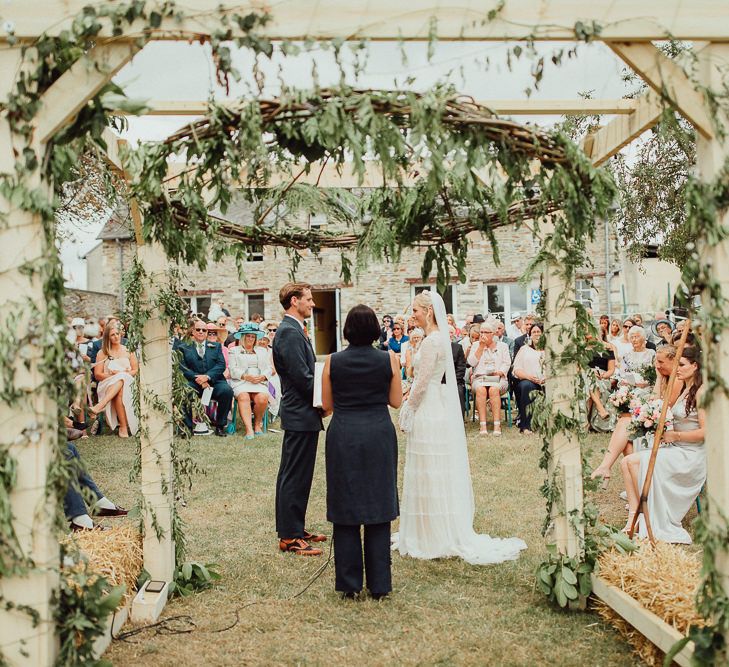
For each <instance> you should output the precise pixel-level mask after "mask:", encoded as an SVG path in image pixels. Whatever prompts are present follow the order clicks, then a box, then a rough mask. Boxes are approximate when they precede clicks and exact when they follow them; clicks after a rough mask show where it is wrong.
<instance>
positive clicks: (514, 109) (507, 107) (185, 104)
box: [119, 99, 638, 116]
mask: <svg viewBox="0 0 729 667" xmlns="http://www.w3.org/2000/svg"><path fill="white" fill-rule="evenodd" d="M216 102H217V103H218V104H236V103H238V100H234V99H229V100H227V99H226V100H216ZM478 104H482V105H483V106H485V107H488V108H489V109H491V110H493V111H494V113H497V114H499V115H504V116H553V115H557V116H590V115H612V114H630V113H633V111H635V109H636V108H637V106H638V102H637V101H636V100H536V99H534V100H479V101H478ZM147 106H148V107H149V111H147V112H146V114H144V115H147V116H204V115H205V114H206V113H207V111H208V101H207V100H151V101H149V102H147ZM119 113H120V114H122V115H123V114H124V113H125V112H124V111H119Z"/></svg>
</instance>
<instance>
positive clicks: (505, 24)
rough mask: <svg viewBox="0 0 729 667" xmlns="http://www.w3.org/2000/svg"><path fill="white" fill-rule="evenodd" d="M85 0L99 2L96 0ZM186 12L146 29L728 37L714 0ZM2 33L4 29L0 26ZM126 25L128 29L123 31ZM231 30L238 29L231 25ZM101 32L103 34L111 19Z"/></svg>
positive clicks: (57, 28) (205, 2) (374, 0)
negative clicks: (583, 29)
mask: <svg viewBox="0 0 729 667" xmlns="http://www.w3.org/2000/svg"><path fill="white" fill-rule="evenodd" d="M88 4H90V3H89V0H34V2H32V3H30V2H27V0H5V1H4V3H3V7H2V20H3V23H4V24H5V25H8V24H10V25H11V26H12V28H13V34H14V36H15V37H16V38H20V39H23V40H25V39H35V38H37V37H38V36H39V35H41V34H42V33H48V34H52V35H57V34H59V33H60V32H61V31H62V30H67V29H68V28H69V26H70V24H71V22H72V20H73V18H74V17H76V16H78V15H79V14H80V13H81V9H82V8H83V7H84V6H85V5H88ZM91 4H97V5H99V4H102V3H101V2H100V1H99V0H96V2H94V3H91ZM187 4H188V6H194V10H192V11H190V12H189V14H188V17H187V18H185V19H184V20H182V21H180V22H178V21H176V20H175V19H164V20H163V21H162V24H161V25H160V28H159V29H158V30H156V31H154V33H153V34H152V35H150V36H152V37H154V38H163V39H187V38H189V37H191V36H197V35H205V34H210V33H211V31H213V30H214V29H216V28H218V27H219V20H218V19H217V17H216V9H217V7H218V6H220V5H221V4H222V5H223V6H224V7H226V8H236V10H237V11H238V12H240V13H242V14H245V13H248V12H251V11H259V10H261V9H262V8H263V7H267V8H268V9H269V11H270V13H271V16H272V19H273V20H272V21H271V23H270V24H269V25H268V26H267V27H266V30H265V34H266V35H267V36H268V37H270V38H273V39H303V38H306V37H311V38H313V39H329V38H332V37H338V38H341V39H347V40H359V39H363V38H366V39H372V40H390V41H399V40H402V39H404V40H419V41H428V40H429V34H430V26H431V19H434V20H435V21H437V32H438V38H439V39H441V40H451V41H472V40H478V41H483V40H490V41H502V40H514V39H515V40H523V39H524V38H526V37H527V36H531V37H532V38H534V39H537V40H567V41H574V40H575V28H574V26H575V24H577V23H578V22H582V23H583V24H584V25H585V26H587V27H590V26H592V24H593V22H595V23H596V24H597V25H598V26H600V27H601V32H600V38H601V39H612V40H622V41H646V42H647V41H651V40H660V39H666V38H667V37H668V36H669V35H670V36H671V37H673V38H674V39H682V40H707V41H708V40H713V41H717V42H719V41H724V42H726V41H729V27H728V24H727V20H726V18H727V9H726V5H725V4H724V3H723V2H721V0H692V1H691V2H687V1H686V0H641V1H640V2H636V0H612V1H611V2H602V3H598V2H591V3H587V2H575V1H574V0H541V1H540V2H535V0H508V2H506V3H505V6H504V7H503V8H502V9H501V10H500V11H498V12H497V16H496V17H495V18H492V19H490V18H489V13H490V12H492V11H494V10H495V8H496V6H497V2H496V0H490V1H487V2H484V1H482V0H441V1H440V2H435V1H434V0H410V2H408V3H407V5H402V4H401V3H396V2H392V0H369V1H368V2H366V3H364V2H342V1H341V0H319V1H318V2H316V3H305V2H301V0H279V2H276V3H270V2H264V0H248V1H247V2H230V1H228V2H224V3H221V2H220V0H195V3H187ZM146 27H147V26H146V25H145V24H143V23H142V22H138V23H137V24H135V26H134V28H133V30H132V31H130V33H129V34H127V35H126V36H125V37H124V38H125V39H133V38H134V36H140V35H141V34H142V31H143V30H144V29H145V28H146ZM3 32H4V31H3ZM132 32H134V33H135V34H134V35H133V34H131V33H132ZM233 33H234V34H238V31H237V29H236V28H235V27H234V28H233ZM2 36H3V37H4V35H2ZM103 36H107V37H111V36H112V29H111V26H107V27H106V28H105V30H104V32H103Z"/></svg>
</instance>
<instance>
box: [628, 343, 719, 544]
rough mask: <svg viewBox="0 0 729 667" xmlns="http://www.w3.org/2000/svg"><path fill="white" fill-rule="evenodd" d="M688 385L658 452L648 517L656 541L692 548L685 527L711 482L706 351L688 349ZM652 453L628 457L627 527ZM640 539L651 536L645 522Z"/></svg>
mask: <svg viewBox="0 0 729 667" xmlns="http://www.w3.org/2000/svg"><path fill="white" fill-rule="evenodd" d="M678 378H680V379H681V380H682V381H683V383H684V390H683V391H682V392H681V395H680V396H679V398H678V400H677V401H676V404H675V405H674V406H673V429H672V430H670V431H666V432H665V433H664V434H663V439H662V440H661V448H660V449H659V450H658V456H657V458H656V465H655V468H654V470H653V481H652V483H651V489H650V492H649V494H648V513H649V517H650V522H651V528H652V529H653V535H654V536H655V538H656V539H657V540H661V541H663V542H673V543H677V544H691V536H690V535H689V534H688V532H687V531H686V529H685V528H684V527H683V526H682V525H681V520H682V519H683V517H684V516H686V513H687V512H688V511H689V509H690V507H691V505H693V503H694V501H695V500H696V496H698V495H699V492H700V491H701V487H702V486H703V485H704V482H705V481H706V450H705V448H704V433H705V420H706V416H705V413H704V410H703V408H700V407H699V399H700V393H701V383H702V376H701V351H700V350H699V349H698V348H697V347H687V348H685V349H684V351H683V355H682V356H681V360H680V362H679V366H678ZM650 456H651V450H650V449H644V450H642V451H640V452H635V453H634V454H631V455H630V456H626V457H625V458H624V459H623V460H622V461H621V462H620V468H621V470H622V472H623V478H624V480H625V488H626V490H627V492H628V507H629V514H628V523H627V524H626V528H628V527H629V526H630V525H631V524H632V523H633V517H634V516H635V513H636V512H637V511H638V504H639V502H640V493H641V489H642V488H643V484H644V482H645V478H646V473H647V470H648V461H649V459H650ZM638 535H639V537H647V535H648V531H647V529H646V525H645V521H644V518H643V517H642V516H641V518H640V521H639V523H638Z"/></svg>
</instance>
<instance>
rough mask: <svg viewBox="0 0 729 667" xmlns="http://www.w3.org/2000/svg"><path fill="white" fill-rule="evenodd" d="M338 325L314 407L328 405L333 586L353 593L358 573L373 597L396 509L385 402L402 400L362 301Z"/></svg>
mask: <svg viewBox="0 0 729 667" xmlns="http://www.w3.org/2000/svg"><path fill="white" fill-rule="evenodd" d="M343 333H344V338H345V339H346V340H347V341H348V342H349V347H347V348H346V349H345V350H343V351H342V352H337V353H336V354H332V355H330V356H328V357H327V359H326V362H325V365H324V374H323V377H322V408H323V409H324V410H325V411H326V412H329V411H331V410H333V411H334V415H333V417H332V420H331V422H330V424H329V428H328V429H327V435H326V473H327V519H328V520H329V521H331V522H332V523H333V524H334V570H335V589H336V590H337V591H339V592H340V593H341V594H342V596H343V597H346V598H355V597H357V595H358V594H359V593H360V592H361V591H362V588H363V584H364V575H365V573H366V577H367V588H368V589H369V592H370V595H371V596H372V597H373V598H374V599H376V600H379V599H381V598H383V597H385V596H386V595H387V594H388V593H390V591H391V590H392V575H391V571H390V565H391V559H390V522H391V521H392V520H393V519H395V518H397V516H398V514H399V506H398V498H397V435H396V433H395V427H394V426H393V424H392V420H391V419H390V412H389V410H388V405H389V406H391V407H393V408H399V407H400V404H401V403H402V384H401V372H400V363H399V361H398V358H397V355H395V354H394V353H393V352H392V351H390V352H383V351H380V350H377V349H375V348H374V347H373V343H374V342H375V341H377V340H379V336H380V325H379V322H378V321H377V316H376V315H375V313H374V311H373V310H372V309H371V308H369V307H368V306H365V305H362V304H360V305H358V306H355V307H354V308H352V310H350V311H349V313H348V314H347V319H346V320H345V323H344V332H343ZM363 527H364V529H363ZM363 536H364V552H363V543H362V538H363Z"/></svg>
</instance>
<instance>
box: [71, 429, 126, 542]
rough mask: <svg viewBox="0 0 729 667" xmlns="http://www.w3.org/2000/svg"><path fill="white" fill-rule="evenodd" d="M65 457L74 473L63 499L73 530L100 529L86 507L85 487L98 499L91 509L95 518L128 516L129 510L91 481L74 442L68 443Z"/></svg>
mask: <svg viewBox="0 0 729 667" xmlns="http://www.w3.org/2000/svg"><path fill="white" fill-rule="evenodd" d="M65 456H66V459H67V460H69V461H71V469H72V471H73V474H72V476H71V479H69V482H68V487H67V489H66V495H65V496H64V498H63V512H64V514H65V515H66V519H67V520H68V521H69V524H70V526H71V530H74V531H81V530H93V529H94V528H99V526H97V525H95V524H94V522H93V521H92V519H91V517H90V516H89V510H88V508H87V507H86V501H85V500H84V497H83V495H81V492H80V487H85V488H86V489H88V490H89V491H90V492H91V493H92V494H93V495H94V496H95V497H96V500H95V502H94V505H93V507H92V508H91V513H92V514H93V515H94V516H100V517H114V516H126V515H127V510H125V509H124V508H123V507H120V506H119V505H115V504H114V503H112V502H111V500H109V499H108V498H107V497H106V496H105V495H104V494H103V493H102V492H101V489H99V487H98V486H96V483H95V482H94V480H93V479H91V475H89V473H88V472H87V471H86V468H85V466H84V465H83V463H82V462H81V456H80V455H79V453H78V449H76V445H74V444H73V443H72V442H67V443H66V453H65Z"/></svg>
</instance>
